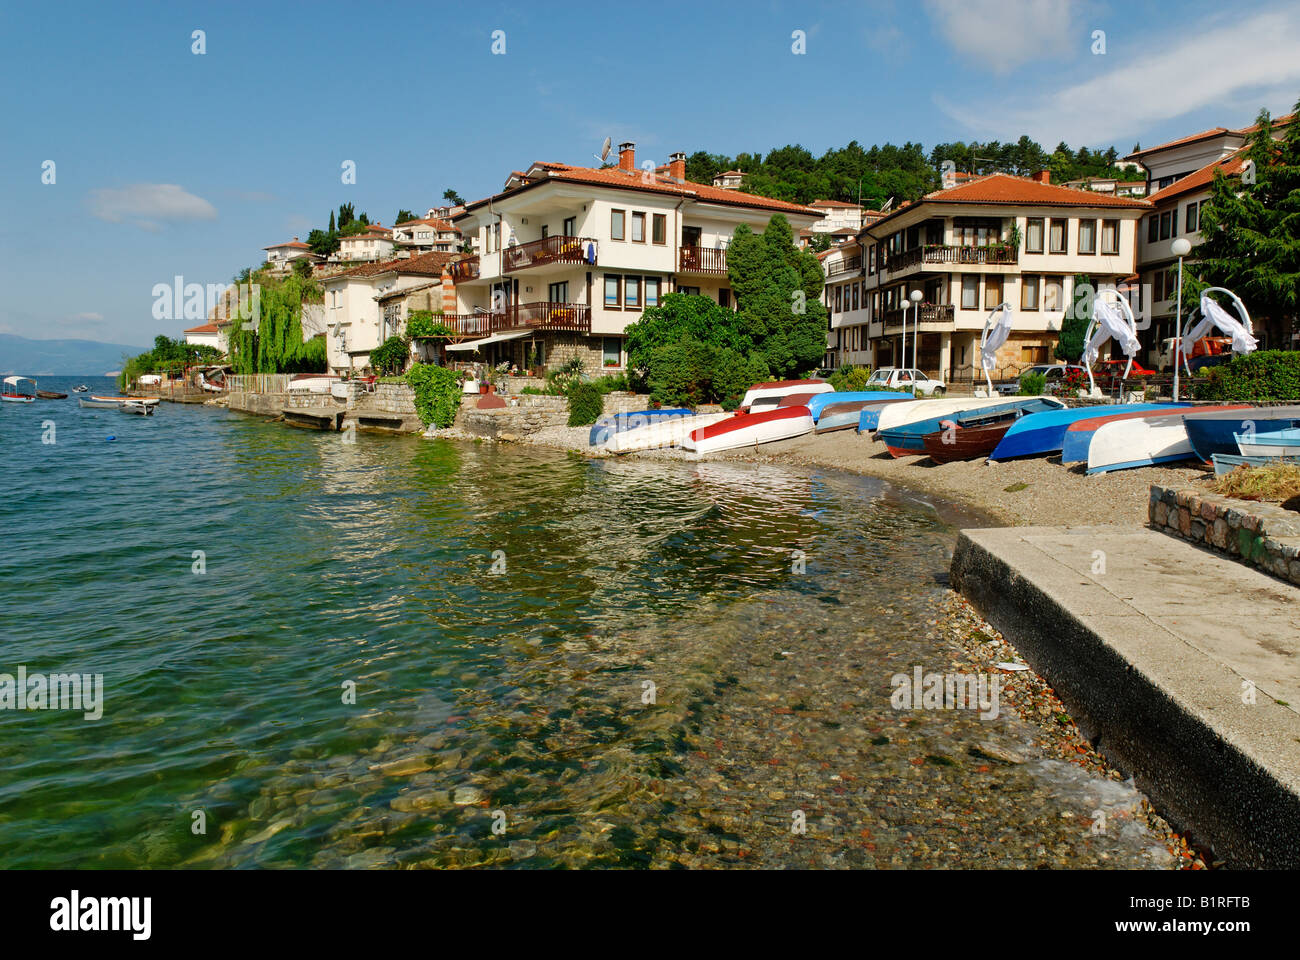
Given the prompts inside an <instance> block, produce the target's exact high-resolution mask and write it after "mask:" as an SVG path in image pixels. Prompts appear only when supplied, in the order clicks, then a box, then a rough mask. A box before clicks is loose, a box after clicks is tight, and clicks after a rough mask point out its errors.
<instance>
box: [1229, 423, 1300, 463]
mask: <svg viewBox="0 0 1300 960" xmlns="http://www.w3.org/2000/svg"><path fill="white" fill-rule="evenodd" d="M1236 437H1237V446H1238V447H1239V448H1240V449H1241V453H1242V456H1246V457H1295V456H1300V429H1297V428H1292V429H1289V430H1275V431H1273V432H1271V433H1239V434H1237V435H1236Z"/></svg>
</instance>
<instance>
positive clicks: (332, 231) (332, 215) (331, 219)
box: [326, 210, 335, 233]
mask: <svg viewBox="0 0 1300 960" xmlns="http://www.w3.org/2000/svg"><path fill="white" fill-rule="evenodd" d="M326 232H327V233H334V232H335V231H334V211H333V210H331V211H330V228H329V230H327V231H326Z"/></svg>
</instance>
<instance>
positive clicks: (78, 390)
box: [72, 383, 90, 393]
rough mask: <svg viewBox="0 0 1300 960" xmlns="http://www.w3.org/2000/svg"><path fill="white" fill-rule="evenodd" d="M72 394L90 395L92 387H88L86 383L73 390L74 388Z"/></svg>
mask: <svg viewBox="0 0 1300 960" xmlns="http://www.w3.org/2000/svg"><path fill="white" fill-rule="evenodd" d="M72 392H73V393H89V392H90V387H88V386H86V385H85V384H84V383H82V384H79V385H77V386H75V387H73V388H72Z"/></svg>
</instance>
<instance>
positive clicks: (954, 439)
mask: <svg viewBox="0 0 1300 960" xmlns="http://www.w3.org/2000/svg"><path fill="white" fill-rule="evenodd" d="M949 422H950V421H944V423H943V424H940V429H939V430H936V431H935V432H934V433H927V434H926V435H925V438H924V442H925V452H926V453H928V454H929V455H930V459H931V460H933V461H934V462H935V463H953V462H955V461H957V460H976V459H978V458H980V457H987V456H988V455H989V454H990V453H992V451H993V448H994V447H996V446H997V445H998V441H999V440H1001V439H1002V437H1003V436H1004V435H1005V434H1006V432H1007V431H1008V430H1010V429H1011V425H1012V424H1013V423H1015V422H1016V418H1014V417H1009V418H1007V419H1005V420H999V421H996V422H994V423H990V424H987V425H985V426H980V427H958V428H957V429H955V430H949V429H948V428H947V424H948V423H949ZM953 425H954V426H956V424H955V423H954V424H953Z"/></svg>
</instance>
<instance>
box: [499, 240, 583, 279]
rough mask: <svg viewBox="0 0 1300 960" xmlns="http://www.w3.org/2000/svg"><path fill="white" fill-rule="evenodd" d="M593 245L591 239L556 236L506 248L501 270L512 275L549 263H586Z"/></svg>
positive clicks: (503, 253)
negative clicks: (515, 271) (588, 250)
mask: <svg viewBox="0 0 1300 960" xmlns="http://www.w3.org/2000/svg"><path fill="white" fill-rule="evenodd" d="M591 243H595V241H594V240H592V239H591V238H590V237H566V236H555V237H543V238H542V239H541V240H533V241H530V242H529V243H521V244H517V245H516V246H513V247H506V248H505V250H503V251H502V259H501V269H502V270H504V271H505V272H506V273H510V272H511V271H514V270H527V269H528V268H529V267H541V266H545V265H546V264H548V263H586V262H587V245H588V244H591ZM593 249H594V248H593ZM593 263H594V261H593Z"/></svg>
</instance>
